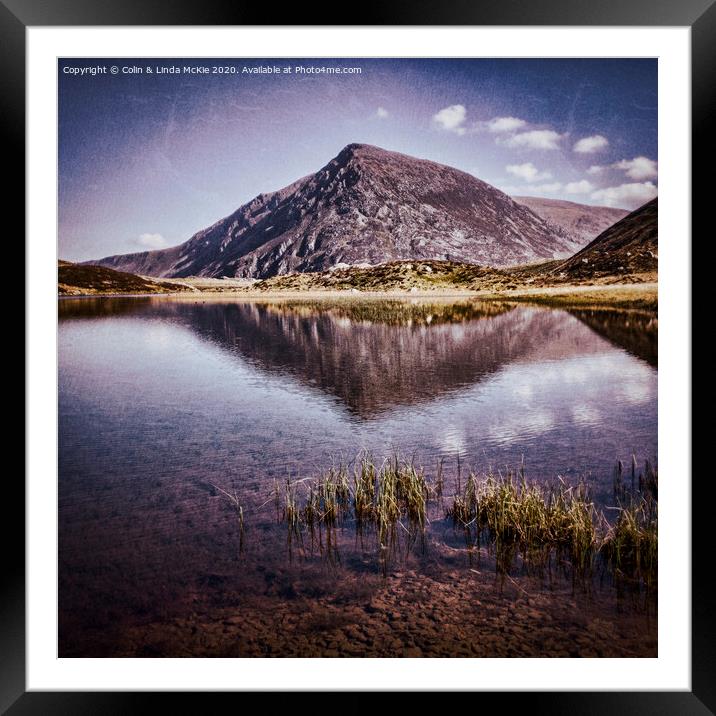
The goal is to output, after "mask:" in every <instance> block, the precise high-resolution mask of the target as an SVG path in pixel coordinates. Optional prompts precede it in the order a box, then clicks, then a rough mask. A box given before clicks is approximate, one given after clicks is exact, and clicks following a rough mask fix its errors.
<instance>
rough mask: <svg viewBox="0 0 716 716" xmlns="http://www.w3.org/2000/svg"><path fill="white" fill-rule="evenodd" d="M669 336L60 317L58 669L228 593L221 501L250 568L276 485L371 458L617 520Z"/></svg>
mask: <svg viewBox="0 0 716 716" xmlns="http://www.w3.org/2000/svg"><path fill="white" fill-rule="evenodd" d="M656 338H657V321H656V317H655V316H653V315H650V314H645V313H638V312H605V311H589V310H557V309H549V308H543V307H533V306H526V305H518V306H515V305H508V304H501V303H487V302H475V301H463V302H458V303H450V302H422V301H418V300H415V301H382V302H378V301H367V302H359V301H344V302H334V303H307V302H300V303H286V302H245V303H240V302H227V301H223V300H213V299H212V300H202V299H199V300H192V299H187V298H181V299H172V298H127V299H109V298H105V299H67V300H61V301H60V303H59V523H60V613H61V620H60V623H61V634H60V646H61V651H62V648H63V646H62V645H63V639H64V643H65V645H66V646H65V648H66V653H68V654H80V655H91V654H94V653H97V654H104V653H107V654H112V653H115V651H116V650H113V648H112V647H111V645H108V642H107V634H108V625H109V624H113V625H115V626H116V625H117V624H124V623H126V621H127V619H128V620H129V622H131V623H132V624H135V623H138V622H137V620H138V619H139V620H140V621H141V619H140V617H142V618H145V619H146V620H148V621H149V622H152V623H154V622H156V620H157V619H158V618H165V617H166V615H167V614H168V613H169V611H171V609H170V608H169V606H168V604H169V602H171V603H173V604H180V603H181V604H185V603H187V601H186V600H187V599H189V597H188V595H189V594H194V597H193V598H194V599H197V598H198V597H196V593H201V592H202V590H203V589H204V588H205V587H206V585H207V584H209V586H212V585H213V586H216V581H214V582H212V581H211V580H212V578H213V579H214V580H216V579H219V580H220V582H221V584H222V585H225V581H226V580H227V579H229V577H228V576H227V575H228V574H229V573H230V569H229V567H228V566H227V565H228V562H230V561H231V560H229V559H228V557H226V555H225V554H224V553H225V552H226V550H227V547H226V544H224V543H223V542H222V540H224V539H225V535H226V534H228V532H227V530H228V529H229V528H228V527H227V525H229V524H230V520H231V515H230V514H225V513H224V512H222V511H221V508H220V507H219V506H218V505H217V504H216V503H217V502H218V500H217V499H215V498H216V491H215V486H219V487H221V488H222V489H227V490H228V491H230V492H236V494H239V495H240V497H241V500H242V502H243V503H244V504H245V505H246V509H247V515H248V518H251V516H253V520H254V523H255V525H256V530H257V531H258V534H255V535H254V543H255V544H257V543H260V544H261V548H260V549H259V547H258V546H256V547H254V552H255V554H254V558H255V561H256V562H258V561H260V560H259V557H258V556H257V555H258V553H259V552H261V554H263V555H264V557H265V554H266V553H271V554H273V550H271V548H270V545H271V544H272V543H273V542H275V541H276V540H278V539H279V538H278V537H277V536H276V534H275V530H273V529H272V527H271V526H270V524H269V523H270V522H271V509H270V507H269V508H268V509H266V503H267V501H268V499H269V497H268V496H269V495H270V491H271V489H272V486H273V484H274V480H275V479H280V480H284V479H285V478H286V477H287V476H290V477H291V478H292V479H300V478H302V477H307V476H311V475H315V474H317V473H318V472H320V471H321V470H323V469H325V468H326V467H327V466H329V465H330V464H331V463H332V462H335V461H337V460H344V461H348V460H351V459H352V458H354V457H355V456H356V454H357V453H358V452H359V451H360V450H368V451H370V452H372V453H373V454H374V455H375V456H376V457H382V456H385V455H389V454H391V453H395V452H396V451H399V452H400V453H401V454H402V455H407V456H410V457H412V458H413V459H414V460H415V461H416V462H417V463H419V464H421V465H424V466H425V467H426V468H427V469H430V468H431V466H433V465H435V464H436V463H437V461H438V460H440V459H441V458H442V459H443V460H444V463H445V466H446V470H447V471H448V475H450V474H454V472H455V470H456V469H457V464H458V458H459V462H460V465H461V469H467V468H468V467H472V468H474V469H476V470H481V471H483V470H487V469H493V470H495V471H504V470H506V469H509V468H515V467H516V466H518V465H520V464H521V463H524V465H525V469H526V472H527V475H528V477H533V478H535V479H543V478H545V479H546V478H554V477H556V476H564V477H565V478H566V479H568V480H578V479H584V480H587V481H588V482H589V483H590V485H591V486H592V490H593V495H594V498H595V500H596V501H597V502H598V503H599V504H600V505H608V504H609V501H610V499H611V494H612V471H613V468H614V464H615V461H616V460H617V459H621V460H624V461H629V460H630V459H631V456H632V454H634V455H635V456H636V458H637V460H638V461H639V463H643V461H644V460H645V459H649V460H650V461H651V462H652V464H654V463H655V462H656V455H657V354H656V344H657V340H656ZM210 498H213V499H210ZM267 512H268V514H266V513H267ZM262 525H263V526H262ZM222 530H223V532H222ZM222 535H224V536H222ZM277 544H278V542H277ZM249 552H251V550H249ZM231 559H232V560H233V559H234V556H233V553H232V558H231ZM226 560H228V561H226ZM244 571H245V572H249V571H251V570H250V569H249V568H246V569H245V570H244ZM207 575H208V576H207ZM212 575H213V576H212ZM217 575H219V576H218V577H217ZM237 579H238V577H237ZM207 580H208V581H207ZM221 580H224V581H223V582H222V581H221ZM235 587H236V590H238V591H241V590H242V589H244V591H245V589H246V588H247V587H246V585H243V586H242V585H241V584H240V583H239V582H236V584H235ZM251 588H252V589H253V588H254V587H251ZM222 589H223V587H222ZM292 589H293V587H292ZM110 592H111V594H112V597H111V598H110V597H109V596H108V594H109V593H110ZM226 593H227V591H226V590H225V589H224V590H223V591H222V592H221V594H223V595H224V597H217V598H216V599H217V600H218V603H219V604H218V606H220V607H223V606H225V604H223V603H221V602H222V599H225V598H226ZM158 603H161V604H162V608H161V609H159V608H158V606H157V604H158ZM166 610H168V611H166ZM165 611H166V613H165ZM160 612H161V613H160ZM130 614H131V615H132V616H131V618H129V617H128V615H130ZM93 629H94V630H96V634H95V637H92V633H93V631H92V630H93ZM63 633H64V636H63ZM100 633H101V634H103V635H104V637H102V638H100V637H99V636H97V635H98V634H100ZM78 635H79V636H78ZM115 636H116V638H117V639H120V638H124V636H122V635H119V634H117V635H115ZM113 638H115V637H113ZM93 639H95V640H94V641H93ZM139 641H141V639H140V640H139ZM132 643H134V644H136V643H138V642H137V640H136V638H135V641H134V642H132ZM127 648H128V649H130V647H127ZM153 648H154V647H153ZM130 650H131V649H130ZM209 652H211V650H209ZM209 652H207V653H209ZM211 653H213V652H211ZM158 654H162V655H164V654H166V649H164V650H162V649H159V650H158V653H155V652H153V651H151V649H150V650H149V652H148V653H147V655H158ZM168 655H172V654H171V653H169V654H168ZM299 655H301V654H299Z"/></svg>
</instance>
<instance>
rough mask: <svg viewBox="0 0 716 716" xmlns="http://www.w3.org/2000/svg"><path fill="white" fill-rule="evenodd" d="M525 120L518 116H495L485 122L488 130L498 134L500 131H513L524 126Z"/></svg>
mask: <svg viewBox="0 0 716 716" xmlns="http://www.w3.org/2000/svg"><path fill="white" fill-rule="evenodd" d="M526 125H527V122H525V120H524V119H519V118H518V117H495V118H494V119H491V120H490V121H489V122H485V126H486V127H487V129H488V131H490V132H492V133H494V134H499V133H500V132H514V131H515V130H517V129H522V127H525V126H526Z"/></svg>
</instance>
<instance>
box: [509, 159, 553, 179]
mask: <svg viewBox="0 0 716 716" xmlns="http://www.w3.org/2000/svg"><path fill="white" fill-rule="evenodd" d="M505 170H506V171H507V173H508V174H512V175H513V176H516V177H519V178H520V179H524V180H525V181H526V182H530V183H531V182H535V181H542V180H543V179H549V178H551V176H552V175H551V174H550V173H549V172H540V171H539V169H537V167H536V166H535V165H534V164H532V162H526V163H525V164H508V165H507V166H506V167H505Z"/></svg>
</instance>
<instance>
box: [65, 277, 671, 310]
mask: <svg viewBox="0 0 716 716" xmlns="http://www.w3.org/2000/svg"><path fill="white" fill-rule="evenodd" d="M147 297H150V298H171V299H187V300H191V301H196V300H198V299H201V300H203V301H206V300H207V299H209V300H218V301H221V300H227V299H229V300H234V301H236V300H245V301H250V302H257V301H259V302H260V301H271V300H299V301H300V300H304V301H315V300H339V301H344V300H352V301H361V300H369V301H376V300H407V299H421V300H425V299H433V300H450V299H453V300H455V299H462V300H465V299H468V300H469V299H478V300H488V301H507V302H509V301H516V302H520V303H537V304H542V305H552V306H555V307H558V306H567V305H578V306H579V307H582V308H590V307H593V308H624V309H630V308H632V309H644V310H656V309H657V308H658V283H657V282H656V281H650V282H644V283H613V284H591V285H589V284H577V285H573V284H570V285H567V286H540V287H523V288H518V289H515V290H510V291H494V290H489V289H481V290H469V289H460V288H455V289H436V290H430V291H420V290H417V291H412V290H407V291H406V290H390V291H355V290H350V289H349V290H330V289H325V290H306V291H296V290H264V291H260V290H259V291H257V290H251V289H250V288H246V289H238V290H237V289H228V290H226V291H216V290H200V289H196V290H193V291H181V292H166V293H165V292H161V293H158V292H146V293H136V292H133V293H77V294H71V295H68V294H58V300H66V299H87V298H147Z"/></svg>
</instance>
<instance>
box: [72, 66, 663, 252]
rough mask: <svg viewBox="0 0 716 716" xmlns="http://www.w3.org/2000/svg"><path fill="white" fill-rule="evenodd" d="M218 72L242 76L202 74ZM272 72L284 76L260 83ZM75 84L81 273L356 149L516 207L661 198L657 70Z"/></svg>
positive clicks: (545, 69)
mask: <svg viewBox="0 0 716 716" xmlns="http://www.w3.org/2000/svg"><path fill="white" fill-rule="evenodd" d="M112 66H115V67H117V68H118V69H119V71H118V73H117V74H111V72H110V71H109V68H111V67H112ZM213 66H218V67H222V68H228V71H225V72H224V73H222V74H212V73H210V74H197V73H196V72H195V71H194V72H191V73H189V72H185V71H184V68H190V67H191V68H195V69H196V68H204V67H207V68H212V67H213ZM297 66H301V67H303V68H309V69H310V68H321V67H325V68H343V69H344V70H345V69H346V68H359V69H360V72H353V73H348V72H344V73H341V74H328V73H315V72H314V73H311V72H308V71H303V72H296V69H295V68H296V67H297ZM95 67H102V68H104V70H105V71H100V72H96V73H92V72H91V70H92V68H95ZM131 67H137V68H140V69H141V72H128V71H127V70H128V69H129V68H131ZM170 67H176V68H178V70H179V71H178V72H175V73H169V72H166V71H164V72H158V71H157V70H167V69H168V68H170ZM258 67H278V68H279V69H280V70H281V72H279V73H263V74H257V73H253V72H252V73H249V72H245V71H244V68H247V69H248V68H253V69H256V68H258ZM148 68H151V70H152V72H151V74H150V73H149V72H148V71H147V69H148ZM285 68H291V72H284V71H283V70H284V69H285ZM58 70H59V204H60V206H59V250H60V257H61V258H65V259H70V260H84V259H91V258H99V257H101V256H106V255H109V254H115V253H126V252H132V251H142V250H146V249H151V248H162V247H165V246H172V245H175V244H178V243H181V242H182V241H185V240H186V239H188V238H189V237H190V236H191V235H192V234H193V233H194V232H196V231H198V230H199V229H202V228H204V227H206V226H208V225H210V224H212V223H214V222H215V221H217V220H218V219H220V218H222V217H223V216H226V215H227V214H230V213H231V212H232V211H234V210H235V209H236V208H237V207H238V206H240V205H241V204H243V203H245V202H246V201H248V200H250V199H251V198H253V197H254V196H256V195H257V194H259V193H261V192H267V191H273V190H275V189H279V188H281V187H282V186H285V185H287V184H290V183H291V182H293V181H295V180H296V179H298V178H299V177H302V176H305V175H306V174H310V173H312V172H314V171H316V170H318V169H319V168H320V167H322V166H323V165H324V164H326V163H327V162H328V161H329V160H330V159H331V158H332V157H334V156H335V155H336V154H337V153H338V152H339V151H340V150H341V149H342V148H343V147H344V146H345V145H346V144H350V143H352V142H364V143H369V144H375V145H378V146H380V147H383V148H385V149H391V150H395V151H399V152H404V153H407V154H411V155H413V156H418V157H424V158H427V159H432V160H434V161H438V162H442V163H444V164H449V165H451V166H454V167H457V168H459V169H462V170H464V171H467V172H470V173H472V174H474V175H475V176H477V177H479V178H480V179H483V180H484V181H487V182H489V183H491V184H494V185H495V186H497V187H498V188H500V189H502V190H503V191H506V192H508V193H510V194H512V195H528V196H545V197H551V198H558V199H569V200H572V201H578V202H582V203H588V204H598V205H607V206H619V207H624V208H627V209H632V208H636V207H637V206H640V205H641V204H643V203H644V202H645V201H648V200H649V199H650V198H652V197H653V196H655V195H656V191H657V185H658V178H657V169H658V168H657V61H656V60H655V59H623V60H619V59H607V60H601V59H536V60H524V59H492V60H488V59H474V60H473V59H468V60H443V59H340V60H334V59H315V60H308V59H305V58H303V59H300V60H293V59H285V58H283V59H277V60H274V59H261V60H226V59H221V60H211V59H207V60H204V59H191V60H181V59H174V60H156V59H149V60H146V59H132V60H127V59H122V60H112V59H102V60H97V59H72V60H60V61H59V65H58ZM83 70H84V72H83Z"/></svg>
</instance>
